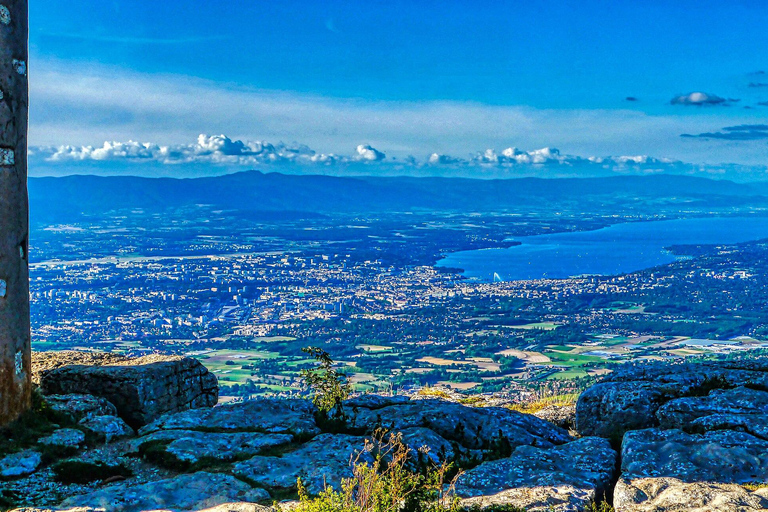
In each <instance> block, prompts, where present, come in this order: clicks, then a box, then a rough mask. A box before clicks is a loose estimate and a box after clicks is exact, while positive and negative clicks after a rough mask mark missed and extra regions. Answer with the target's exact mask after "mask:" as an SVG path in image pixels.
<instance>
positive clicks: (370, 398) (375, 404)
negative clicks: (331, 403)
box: [344, 394, 411, 410]
mask: <svg viewBox="0 0 768 512" xmlns="http://www.w3.org/2000/svg"><path fill="white" fill-rule="evenodd" d="M410 400H411V399H410V398H409V397H407V396H403V395H394V396H386V395H374V394H364V395H358V396H355V397H352V398H350V399H348V400H345V401H344V408H345V409H349V410H352V409H355V408H357V407H364V408H366V409H381V408H382V407H387V406H389V405H397V404H404V403H407V402H409V401H410Z"/></svg>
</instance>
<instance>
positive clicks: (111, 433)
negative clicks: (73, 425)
mask: <svg viewBox="0 0 768 512" xmlns="http://www.w3.org/2000/svg"><path fill="white" fill-rule="evenodd" d="M80 425H82V426H83V427H84V428H85V429H87V430H88V431H89V432H91V433H92V434H94V435H95V436H96V438H97V439H99V440H100V441H106V442H107V443H109V442H112V441H115V440H117V439H123V438H126V437H133V436H135V435H136V432H134V430H133V429H132V428H131V427H129V426H128V424H127V423H126V422H125V421H123V420H122V418H119V417H117V416H93V417H90V418H83V419H82V420H80Z"/></svg>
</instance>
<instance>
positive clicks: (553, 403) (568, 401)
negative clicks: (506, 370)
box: [506, 393, 579, 414]
mask: <svg viewBox="0 0 768 512" xmlns="http://www.w3.org/2000/svg"><path fill="white" fill-rule="evenodd" d="M578 398H579V394H578V393H567V394H563V395H553V396H546V397H541V398H536V399H534V400H531V401H529V402H521V403H518V404H511V405H507V406H506V407H507V408H508V409H511V410H513V411H517V412H522V413H525V414H533V413H535V412H538V411H540V410H542V409H544V408H546V407H567V406H570V405H576V400H578Z"/></svg>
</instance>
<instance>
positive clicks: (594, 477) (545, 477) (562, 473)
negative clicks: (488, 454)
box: [456, 437, 617, 512]
mask: <svg viewBox="0 0 768 512" xmlns="http://www.w3.org/2000/svg"><path fill="white" fill-rule="evenodd" d="M616 457H617V454H616V452H615V451H614V450H613V449H611V446H610V444H609V443H608V441H607V440H605V439H600V438H594V437H592V438H582V439H578V440H576V441H572V442H570V443H566V444H563V445H560V446H555V447H550V448H538V447H533V446H520V447H518V448H517V449H516V450H515V452H514V453H513V454H512V455H511V456H510V457H508V458H504V459H499V460H494V461H490V462H484V463H482V464H480V465H479V466H477V467H476V468H474V469H471V470H469V471H467V472H466V473H464V474H463V475H461V476H460V477H459V480H458V481H457V485H456V493H457V495H458V496H459V497H460V498H462V502H461V504H462V505H463V506H464V507H468V508H472V507H479V508H481V509H483V508H488V507H501V506H504V507H519V508H523V509H525V510H532V511H542V512H543V511H556V512H566V511H567V512H570V511H574V512H575V511H581V510H585V509H586V507H587V506H588V505H589V504H590V503H592V502H593V501H595V500H596V499H598V498H600V497H602V495H603V494H604V493H605V491H606V490H607V489H608V488H609V486H610V484H611V482H612V479H613V476H614V472H615V465H616Z"/></svg>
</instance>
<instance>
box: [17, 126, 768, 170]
mask: <svg viewBox="0 0 768 512" xmlns="http://www.w3.org/2000/svg"><path fill="white" fill-rule="evenodd" d="M29 157H30V162H31V165H30V168H31V169H36V168H47V169H48V170H49V171H50V170H51V169H56V167H58V166H64V167H65V169H67V170H69V171H71V165H72V164H82V165H87V164H88V163H91V164H94V163H100V164H109V163H112V164H119V165H123V166H126V165H127V166H129V167H127V169H129V170H130V171H131V172H132V173H133V172H135V171H136V170H137V169H138V170H139V171H141V167H140V166H141V165H142V164H152V165H154V166H155V167H152V168H151V171H152V172H149V173H146V174H148V175H157V172H156V171H157V166H161V167H163V166H168V165H171V166H175V168H177V169H178V168H186V167H189V166H201V165H202V166H205V168H206V170H207V174H221V172H224V171H222V169H225V170H226V171H229V170H245V169H252V168H258V169H261V170H264V171H269V170H276V169H277V170H280V171H281V172H292V173H312V174H317V173H322V174H329V173H330V174H335V175H344V174H377V175H401V174H409V175H414V176H465V177H473V176H474V177H485V178H508V177H522V176H542V175H543V176H549V177H566V176H570V177H573V176H611V175H615V174H650V173H659V172H667V173H674V174H688V175H696V174H706V175H711V174H726V173H730V174H734V175H735V174H741V175H747V177H748V178H751V179H765V176H766V175H767V171H766V167H765V166H763V167H760V168H758V167H748V166H738V165H733V164H731V165H724V166H723V165H721V166H707V165H694V164H690V163H685V162H682V161H679V160H674V159H668V158H653V157H650V156H647V155H627V156H608V157H601V156H589V157H584V156H578V155H566V154H562V153H561V152H560V151H558V150H557V149H555V148H542V149H537V150H533V151H524V150H520V149H517V148H513V147H509V148H507V149H504V150H503V151H501V152H500V153H498V152H497V151H496V150H494V149H486V150H484V151H480V152H475V153H474V154H471V155H469V156H468V158H462V157H457V156H452V155H446V154H439V153H432V154H431V155H430V156H429V157H427V158H425V159H423V160H420V159H417V158H415V157H413V156H408V157H407V158H404V159H395V158H389V159H388V158H386V156H385V155H384V153H382V152H381V151H378V150H377V149H375V148H373V147H372V146H370V145H368V144H361V145H359V146H357V147H356V148H355V150H354V152H352V153H351V154H348V155H336V154H326V153H319V152H316V151H315V150H313V149H311V148H310V147H308V146H306V145H303V144H291V145H286V144H283V143H275V144H272V143H269V142H264V141H250V140H239V139H232V138H230V137H228V136H226V135H205V134H201V135H198V137H197V139H196V140H195V141H194V142H192V143H188V144H171V145H162V144H157V143H152V142H144V143H139V142H135V141H128V142H116V141H112V142H109V141H108V142H104V144H103V145H101V146H99V147H93V146H71V145H65V146H58V147H56V146H33V147H31V148H30V149H29ZM134 164H135V165H134ZM137 165H138V166H139V167H136V166H137ZM278 166H279V167H278ZM123 169H126V168H125V167H123ZM216 169H218V171H216ZM211 170H213V172H211ZM100 171H102V172H103V169H100ZM33 174H34V173H33ZM53 174H55V173H53ZM161 174H162V173H161ZM192 175H196V174H192Z"/></svg>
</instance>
